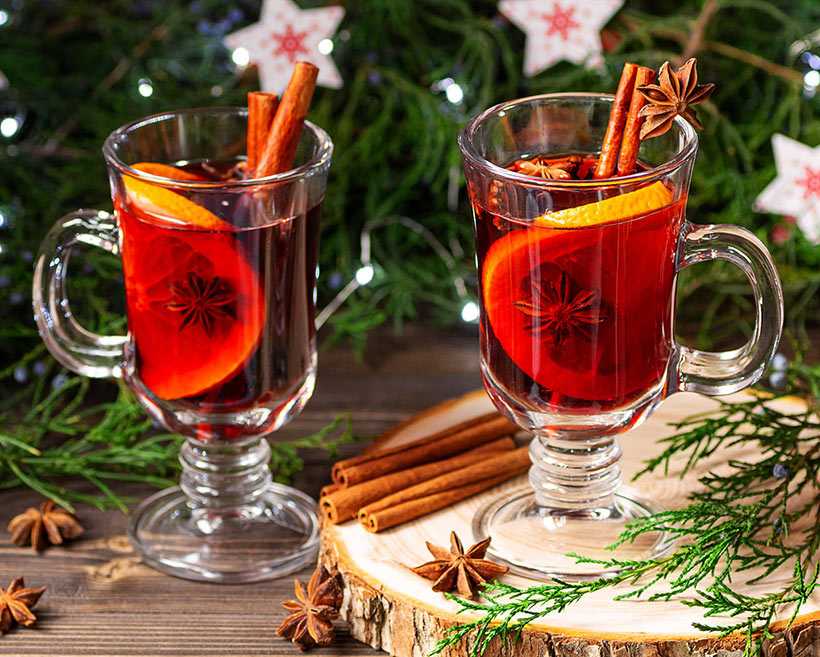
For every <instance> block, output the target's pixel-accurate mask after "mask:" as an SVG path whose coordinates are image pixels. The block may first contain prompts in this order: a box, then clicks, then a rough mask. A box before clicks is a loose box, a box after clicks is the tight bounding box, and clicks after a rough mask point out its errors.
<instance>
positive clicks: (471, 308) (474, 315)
mask: <svg viewBox="0 0 820 657" xmlns="http://www.w3.org/2000/svg"><path fill="white" fill-rule="evenodd" d="M461 319H463V320H464V321H465V322H474V321H476V320H477V319H478V304H477V303H476V302H475V301H468V302H467V303H465V304H464V307H463V308H462V309H461Z"/></svg>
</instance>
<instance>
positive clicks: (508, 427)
mask: <svg viewBox="0 0 820 657" xmlns="http://www.w3.org/2000/svg"><path fill="white" fill-rule="evenodd" d="M516 430H517V427H516V425H515V424H513V423H512V422H510V421H509V420H508V419H506V418H505V417H503V416H502V415H500V414H499V413H491V414H489V415H484V416H482V417H480V418H476V419H473V420H470V421H469V422H465V423H462V424H460V425H457V426H456V427H451V428H450V429H445V430H444V431H441V432H439V433H437V434H433V435H432V436H428V437H427V438H423V439H421V440H418V441H416V442H413V443H409V444H405V445H399V446H398V447H394V448H392V449H389V450H385V451H383V452H375V453H372V454H368V455H365V456H363V457H357V458H353V459H347V460H345V461H339V462H338V463H336V464H335V465H334V466H333V472H332V476H333V481H334V482H335V483H337V484H339V485H341V486H353V485H355V484H358V483H361V482H363V481H367V480H368V479H375V478H376V477H380V476H382V475H386V474H390V473H391V472H396V471H397V470H402V469H404V468H410V467H413V466H416V465H420V464H422V463H429V462H430V461H437V460H441V459H443V458H446V457H448V456H452V455H453V454H458V453H459V452H464V451H466V450H468V449H471V448H473V447H477V446H479V445H483V444H484V443H488V442H490V441H492V440H495V439H497V438H500V437H502V436H508V435H510V434H512V433H514V432H515V431H516Z"/></svg>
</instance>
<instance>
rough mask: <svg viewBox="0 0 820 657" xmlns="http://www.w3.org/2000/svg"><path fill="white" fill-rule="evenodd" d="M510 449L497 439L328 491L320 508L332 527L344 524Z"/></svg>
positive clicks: (507, 443) (512, 444) (505, 440)
mask: <svg viewBox="0 0 820 657" xmlns="http://www.w3.org/2000/svg"><path fill="white" fill-rule="evenodd" d="M513 449H515V442H514V441H513V439H512V438H511V437H509V436H508V437H506V438H500V439H498V440H494V441H493V442H490V443H487V444H485V445H481V446H480V447H476V448H475V449H471V450H470V451H468V452H464V453H463V454H459V455H457V456H454V457H451V458H447V459H443V460H441V461H435V462H433V463H426V464H424V465H418V466H416V467H414V468H409V469H405V470H400V471H399V472H393V473H391V474H388V475H384V476H382V477H376V478H375V479H370V480H369V481H365V482H362V483H360V484H356V485H355V486H350V487H348V488H339V489H337V490H335V491H331V492H329V493H328V494H326V495H322V497H321V499H320V501H319V506H320V507H321V509H322V513H323V514H324V517H325V519H327V520H328V522H331V523H334V524H335V523H339V522H344V521H345V520H349V519H350V518H355V517H356V515H357V513H358V512H359V509H361V508H362V507H363V506H366V505H367V504H370V503H371V502H375V501H376V500H378V499H380V498H383V497H385V496H387V495H391V494H393V493H395V492H397V491H400V490H402V489H403V488H408V487H409V486H413V485H415V484H418V483H420V482H422V481H427V480H429V479H432V478H433V477H436V476H438V475H441V474H444V473H446V472H451V471H452V470H457V469H459V468H464V467H467V466H468V465H472V464H474V463H478V462H479V461H480V460H482V459H486V458H487V457H488V455H495V454H500V453H501V452H509V451H512V450H513Z"/></svg>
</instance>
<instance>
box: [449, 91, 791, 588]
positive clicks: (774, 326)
mask: <svg viewBox="0 0 820 657" xmlns="http://www.w3.org/2000/svg"><path fill="white" fill-rule="evenodd" d="M611 104H612V97H611V96H607V95H598V94H549V95H543V96H535V97H532V98H524V99H520V100H514V101H512V102H509V103H503V104H501V105H498V106H496V107H493V108H491V109H489V110H487V111H486V112H484V113H483V114H481V115H479V116H477V117H476V118H474V119H472V120H471V121H470V122H469V123H468V125H467V126H466V127H465V128H464V130H463V131H462V132H461V134H460V136H459V146H460V149H461V154H462V159H463V163H464V170H465V172H466V177H467V185H468V190H469V196H470V201H471V204H472V208H473V217H474V228H475V244H476V254H477V267H478V274H479V276H478V278H479V307H480V352H481V372H482V376H483V380H484V385H485V388H486V390H487V392H488V393H489V396H490V397H491V399H492V401H493V402H494V404H495V405H496V406H497V407H498V409H499V410H500V411H501V412H502V413H503V414H504V415H506V416H507V417H509V418H511V419H512V420H513V421H514V422H516V424H518V425H519V426H520V427H522V428H523V429H525V430H527V431H530V432H532V433H533V434H534V435H535V437H534V438H533V440H532V442H531V444H530V455H531V459H532V463H533V465H532V467H531V469H530V474H529V480H530V486H528V487H526V488H524V489H519V490H516V491H514V492H512V493H510V492H506V493H505V494H504V495H501V496H498V497H497V498H496V499H494V500H492V501H491V502H489V503H488V504H486V505H485V506H484V507H483V508H482V509H481V510H480V511H479V512H478V514H477V516H476V517H475V520H474V531H475V534H476V538H484V537H486V536H488V535H489V536H492V538H493V541H492V544H491V548H490V551H491V553H492V556H493V557H494V558H497V559H502V560H504V561H506V562H508V563H510V564H512V565H513V566H515V567H517V568H519V569H523V570H525V571H528V572H529V573H530V574H534V575H535V576H537V577H545V576H563V577H585V576H599V575H601V574H603V571H602V569H601V568H600V567H599V566H596V565H590V564H576V563H575V560H574V559H572V558H568V557H567V556H565V555H566V554H567V553H569V552H576V553H580V554H583V555H586V556H602V557H603V558H605V556H612V555H611V553H610V554H608V555H603V554H602V553H601V552H600V551H599V550H600V549H601V548H604V547H605V546H607V545H610V544H612V543H614V542H615V540H616V539H617V537H618V534H619V533H620V531H621V530H622V529H623V528H624V525H625V523H627V522H629V521H631V520H634V519H636V518H639V517H642V516H645V515H648V514H650V513H652V512H655V511H657V510H659V509H658V507H657V506H656V504H655V503H653V502H652V501H650V500H647V499H645V498H643V497H642V496H640V494H638V493H636V492H634V491H627V490H626V489H621V490H620V491H619V486H620V483H621V474H620V471H619V468H618V460H619V458H620V455H621V448H620V445H619V443H618V441H617V440H616V438H615V436H617V435H618V434H620V433H622V432H625V431H628V430H629V429H631V428H633V427H635V426H637V425H638V424H640V423H641V422H642V421H643V420H644V419H645V418H646V417H647V416H648V415H649V414H650V413H651V412H652V411H653V410H654V409H655V407H656V406H657V405H658V404H659V403H660V402H661V401H662V400H663V399H664V398H665V397H667V396H669V395H670V394H672V393H675V392H679V391H692V392H698V393H702V394H705V395H724V394H729V393H732V392H737V391H739V390H742V389H743V388H745V387H747V386H749V385H752V384H753V383H754V382H755V381H757V380H758V379H759V378H760V376H761V375H762V374H763V372H764V370H765V369H766V367H767V366H768V364H769V362H770V361H771V359H772V357H773V355H774V353H775V350H776V348H777V344H778V341H779V339H780V332H781V328H782V323H783V296H782V290H781V287H780V281H779V278H778V275H777V270H776V268H775V266H774V263H773V261H772V258H771V256H770V255H769V253H768V251H767V250H766V248H765V246H764V245H763V244H762V243H761V242H760V240H758V239H757V238H756V237H755V236H754V235H753V234H752V233H751V232H749V231H748V230H746V229H744V228H740V227H738V226H730V225H716V226H697V225H694V224H691V223H689V222H688V221H687V220H686V218H685V209H686V197H687V193H688V189H689V183H690V180H691V175H692V167H693V164H694V161H695V155H696V153H697V136H696V133H695V131H694V129H693V128H692V126H691V125H689V124H688V123H687V122H686V121H684V120H683V119H681V118H677V119H676V120H675V122H674V124H673V126H672V129H671V130H670V131H669V132H668V133H666V134H665V135H663V136H661V137H657V138H654V139H650V140H647V141H646V142H645V143H643V144H642V145H641V150H640V162H641V164H640V166H639V167H638V168H637V171H636V172H635V173H633V174H631V175H627V176H621V177H617V178H609V179H594V178H592V177H591V175H590V177H589V178H588V179H578V180H544V179H538V178H533V177H530V176H525V175H523V174H521V173H517V172H515V171H511V170H509V169H507V168H506V166H507V165H510V164H512V163H513V162H514V161H516V160H517V159H519V158H528V157H531V156H534V155H542V154H543V155H547V156H548V157H552V154H554V155H555V156H556V157H565V156H568V155H573V154H575V155H578V156H579V158H578V159H577V160H576V161H577V162H579V166H580V168H581V169H582V170H586V169H589V168H594V161H595V160H594V158H595V157H597V154H598V152H599V151H600V147H601V146H600V145H601V143H602V142H603V137H604V132H605V130H606V126H607V122H608V118H609V113H610V108H611ZM592 204H597V205H595V206H593V205H592ZM581 206H588V207H586V208H582V207H581ZM561 210H565V211H566V212H565V213H564V215H563V216H566V215H567V213H569V214H570V215H573V216H574V217H575V226H574V227H573V226H566V227H556V226H555V225H554V224H553V225H546V224H545V222H544V220H543V219H542V220H539V217H544V216H545V215H547V213H555V212H558V211H561ZM596 210H597V213H598V216H595V212H596ZM573 213H574V214H573ZM607 213H611V216H608V215H607ZM554 216H558V217H560V216H562V215H560V214H557V215H554ZM621 217H627V218H626V219H622V220H621V219H620V218H621ZM596 219H597V221H596ZM585 220H586V223H585ZM600 220H603V221H600ZM599 221H600V222H599ZM539 222H540V225H539ZM716 258H717V259H723V260H728V261H729V262H732V263H734V264H735V265H737V266H738V267H740V268H741V269H742V270H743V271H744V272H745V273H746V275H747V276H748V278H749V281H750V283H751V284H752V289H753V291H754V297H755V313H756V323H755V329H754V333H753V335H752V337H751V339H750V340H749V341H748V342H747V343H746V344H745V345H744V346H742V347H741V348H739V349H735V350H733V351H727V352H718V353H712V352H704V351H698V350H695V349H690V348H689V347H685V346H683V345H680V344H678V343H677V342H676V341H675V339H674V313H675V283H676V277H677V273H678V272H679V271H680V270H681V269H683V268H684V267H687V266H689V265H692V264H695V263H697V262H703V261H706V260H712V259H716ZM591 545H592V546H594V550H595V554H591V553H590V546H591ZM670 547H671V541H670V540H669V537H668V536H665V535H657V536H654V537H652V540H650V541H649V542H648V543H642V544H640V545H626V546H622V547H621V548H619V550H618V554H617V555H616V556H618V558H621V559H633V560H634V559H646V558H650V557H655V556H659V555H661V554H663V553H665V552H666V551H667V550H668V549H669V548H670Z"/></svg>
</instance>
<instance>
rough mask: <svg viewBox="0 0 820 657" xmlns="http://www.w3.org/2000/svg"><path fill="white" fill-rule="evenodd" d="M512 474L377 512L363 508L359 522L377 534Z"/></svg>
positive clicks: (483, 488) (472, 493)
mask: <svg viewBox="0 0 820 657" xmlns="http://www.w3.org/2000/svg"><path fill="white" fill-rule="evenodd" d="M511 476H513V475H506V474H504V475H499V476H497V477H493V478H492V479H483V480H481V481H479V482H476V483H474V484H470V485H467V486H461V487H459V488H453V489H452V490H448V491H444V492H443V493H435V494H433V495H428V496H427V497H419V498H417V499H415V500H410V501H408V502H404V503H403V504H398V505H396V506H393V507H389V508H387V509H384V510H381V511H377V512H364V510H362V512H360V514H359V522H361V524H362V526H363V527H364V528H365V529H366V530H367V531H369V532H372V533H374V534H375V533H377V532H380V531H382V530H384V529H390V527H395V526H396V525H400V524H402V523H404V522H408V521H410V520H413V519H414V518H418V517H420V516H424V515H427V514H428V513H432V512H433V511H438V510H439V509H443V508H444V507H446V506H450V505H451V504H455V503H456V502H461V500H466V499H467V498H468V497H471V496H473V495H475V494H477V493H480V492H481V491H483V490H487V489H488V488H492V487H493V486H496V485H498V484H500V483H501V482H503V481H505V480H507V479H509V478H510V477H511Z"/></svg>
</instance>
